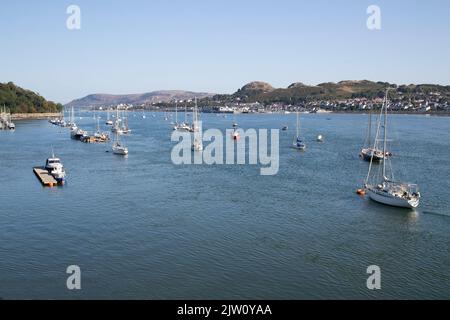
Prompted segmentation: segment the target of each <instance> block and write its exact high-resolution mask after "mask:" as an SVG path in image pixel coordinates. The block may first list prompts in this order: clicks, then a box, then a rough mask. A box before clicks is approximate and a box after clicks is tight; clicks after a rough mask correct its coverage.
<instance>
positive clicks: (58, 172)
mask: <svg viewBox="0 0 450 320" xmlns="http://www.w3.org/2000/svg"><path fill="white" fill-rule="evenodd" d="M45 170H47V171H48V173H49V174H51V175H52V176H53V178H55V180H56V181H57V182H58V183H61V184H63V183H64V181H65V178H66V172H65V170H64V166H63V165H62V163H61V160H60V159H59V158H56V157H55V155H54V154H53V155H52V157H51V158H48V159H47V161H46V162H45Z"/></svg>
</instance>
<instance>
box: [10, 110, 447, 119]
mask: <svg viewBox="0 0 450 320" xmlns="http://www.w3.org/2000/svg"><path fill="white" fill-rule="evenodd" d="M133 111H134V112H141V111H139V110H128V112H133ZM96 112H98V110H96ZM100 112H102V111H100ZM146 112H172V111H163V110H152V111H146ZM205 113H215V114H225V115H228V113H221V112H205ZM290 113H295V112H290ZM229 114H230V115H232V113H229ZM238 114H239V115H242V114H245V113H238ZM248 114H253V115H255V114H258V115H266V116H268V115H276V114H277V115H280V114H285V113H284V111H281V112H251V113H248ZM307 114H317V115H332V114H367V111H366V112H364V111H350V112H348V111H333V112H318V113H307ZM390 114H391V115H413V116H433V117H450V112H428V113H419V112H396V111H392V112H391V113H390ZM60 116H61V114H60V113H15V114H12V115H11V118H12V120H13V121H21V120H48V119H51V118H58V117H60Z"/></svg>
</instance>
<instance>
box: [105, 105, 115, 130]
mask: <svg viewBox="0 0 450 320" xmlns="http://www.w3.org/2000/svg"><path fill="white" fill-rule="evenodd" d="M105 124H106V125H108V126H112V125H113V122H112V120H111V119H110V118H109V109H108V110H106V122H105Z"/></svg>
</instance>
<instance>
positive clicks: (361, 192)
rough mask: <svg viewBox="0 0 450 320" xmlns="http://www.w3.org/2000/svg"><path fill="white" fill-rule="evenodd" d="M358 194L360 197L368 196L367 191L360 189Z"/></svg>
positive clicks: (357, 191)
mask: <svg viewBox="0 0 450 320" xmlns="http://www.w3.org/2000/svg"><path fill="white" fill-rule="evenodd" d="M356 193H357V194H358V195H360V196H365V195H366V190H365V189H358V190H356Z"/></svg>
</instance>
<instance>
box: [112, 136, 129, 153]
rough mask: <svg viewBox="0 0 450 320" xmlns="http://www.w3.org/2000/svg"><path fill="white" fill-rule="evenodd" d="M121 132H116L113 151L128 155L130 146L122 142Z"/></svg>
mask: <svg viewBox="0 0 450 320" xmlns="http://www.w3.org/2000/svg"><path fill="white" fill-rule="evenodd" d="M119 136H120V135H119V134H118V133H117V132H116V135H115V139H114V143H113V146H112V151H113V153H114V154H118V155H121V156H126V155H127V154H128V148H127V147H126V146H125V145H124V144H123V143H121V142H120V139H119Z"/></svg>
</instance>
